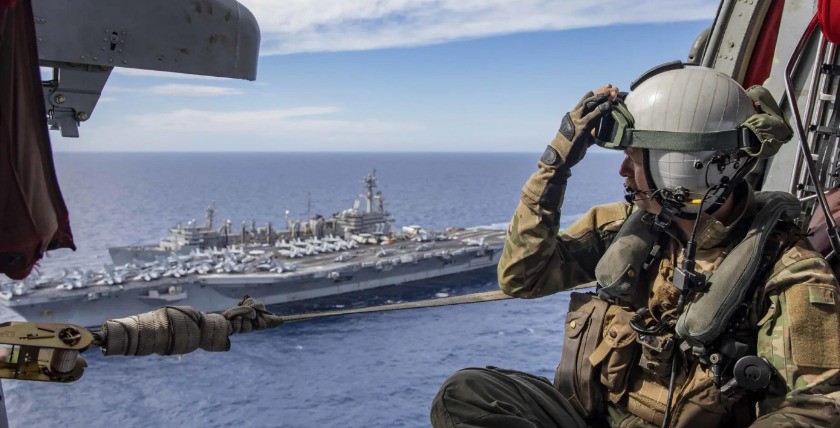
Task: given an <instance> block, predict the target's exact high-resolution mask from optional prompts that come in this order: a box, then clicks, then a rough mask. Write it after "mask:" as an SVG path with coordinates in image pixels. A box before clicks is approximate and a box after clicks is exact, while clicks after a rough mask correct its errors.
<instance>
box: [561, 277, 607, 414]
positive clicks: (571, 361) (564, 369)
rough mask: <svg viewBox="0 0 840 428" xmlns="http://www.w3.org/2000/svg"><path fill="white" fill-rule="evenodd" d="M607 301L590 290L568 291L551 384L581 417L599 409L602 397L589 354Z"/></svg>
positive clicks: (601, 323) (604, 313) (605, 310)
mask: <svg viewBox="0 0 840 428" xmlns="http://www.w3.org/2000/svg"><path fill="white" fill-rule="evenodd" d="M608 306H609V304H608V303H607V302H605V301H603V300H601V299H599V298H598V297H597V296H596V295H595V294H592V293H572V294H571V301H570V302H569V312H568V313H567V314H566V325H565V330H566V334H565V338H564V339H563V352H562V354H561V357H560V364H559V365H558V366H557V370H556V371H555V376H554V387H555V388H556V389H557V390H558V391H559V392H560V395H562V396H563V397H565V398H566V399H567V400H569V402H570V403H571V404H572V406H574V408H575V410H576V411H577V412H578V413H579V414H580V415H581V416H583V417H584V418H586V417H589V416H591V415H593V414H594V413H596V412H598V411H599V410H601V408H602V405H603V398H602V396H601V392H600V390H599V385H598V379H597V378H596V377H595V376H596V372H595V369H594V368H593V366H592V364H590V362H589V358H588V357H589V355H590V354H592V352H594V351H595V349H596V348H597V347H598V343H599V342H600V340H601V327H602V326H603V323H604V316H605V315H606V313H607V308H608Z"/></svg>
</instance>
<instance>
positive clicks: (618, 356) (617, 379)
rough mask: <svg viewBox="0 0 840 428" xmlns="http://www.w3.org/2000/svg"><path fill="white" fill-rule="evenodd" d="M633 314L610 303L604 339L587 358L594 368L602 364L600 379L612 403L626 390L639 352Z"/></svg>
mask: <svg viewBox="0 0 840 428" xmlns="http://www.w3.org/2000/svg"><path fill="white" fill-rule="evenodd" d="M633 314H634V312H631V311H629V310H627V309H625V308H622V307H621V306H618V305H612V306H610V307H609V309H608V310H607V313H606V316H605V317H604V328H603V331H602V336H601V342H600V343H599V344H598V347H597V348H595V351H594V352H592V353H591V354H589V357H588V358H587V359H588V360H589V364H590V365H591V366H592V367H598V366H599V365H600V368H601V369H600V381H601V384H602V385H604V386H605V387H606V388H607V392H608V397H609V400H610V401H611V402H612V403H618V402H619V400H621V399H622V397H624V394H625V393H626V392H627V378H628V376H629V375H630V369H631V368H632V367H633V366H634V365H635V364H636V357H637V355H638V352H639V344H638V342H637V341H636V338H637V336H638V334H637V333H636V332H635V331H634V330H633V329H632V328H631V327H630V318H631V317H632V316H633Z"/></svg>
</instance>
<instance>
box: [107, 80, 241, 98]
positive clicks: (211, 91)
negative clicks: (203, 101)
mask: <svg viewBox="0 0 840 428" xmlns="http://www.w3.org/2000/svg"><path fill="white" fill-rule="evenodd" d="M103 92H106V93H109V94H112V93H115V94H122V93H140V94H152V95H167V96H172V95H174V96H182V97H217V96H226V95H242V94H243V93H244V92H242V91H241V90H239V89H236V88H228V87H225V86H210V85H187V84H179V83H169V84H165V85H155V86H150V87H148V88H127V87H124V86H114V85H108V86H106V89H105V91H103Z"/></svg>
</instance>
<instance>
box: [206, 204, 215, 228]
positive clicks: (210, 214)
mask: <svg viewBox="0 0 840 428" xmlns="http://www.w3.org/2000/svg"><path fill="white" fill-rule="evenodd" d="M205 213H206V214H205V219H206V225H207V227H208V228H210V229H212V228H213V214H215V213H216V201H213V202H212V203H211V204H210V206H209V207H207V210H206V211H205Z"/></svg>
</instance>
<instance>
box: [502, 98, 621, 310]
mask: <svg viewBox="0 0 840 428" xmlns="http://www.w3.org/2000/svg"><path fill="white" fill-rule="evenodd" d="M617 91H618V88H613V87H612V86H610V85H607V86H604V87H602V88H600V89H598V90H597V91H596V92H594V93H593V92H589V93H587V94H586V95H584V97H583V99H581V100H580V102H579V103H578V105H577V106H576V107H575V108H574V109H572V111H570V112H569V113H566V115H565V116H564V117H563V120H562V122H561V124H560V130H559V131H558V132H557V136H556V137H555V138H554V140H552V142H551V144H550V145H549V146H548V147H547V148H546V150H545V152H544V153H543V155H542V157H541V158H540V161H539V163H538V164H537V171H536V172H535V173H534V174H533V175H531V178H530V179H528V181H527V182H526V183H525V187H524V188H523V189H522V197H521V199H520V202H519V206H518V207H517V208H516V212H514V214H513V219H511V222H510V226H509V227H508V234H507V237H506V239H505V247H504V251H503V253H502V258H501V260H500V261H499V271H498V274H499V284H500V285H501V287H502V290H503V291H504V292H505V293H507V294H509V295H511V296H515V297H539V296H544V295H547V294H551V293H554V292H557V291H560V290H564V289H568V288H571V287H573V286H576V285H579V284H583V283H586V282H589V281H592V279H593V278H594V271H595V264H596V263H597V262H598V259H600V256H601V255H602V254H603V253H604V250H605V249H606V245H607V243H606V241H605V236H606V235H604V234H602V233H601V232H602V229H604V228H605V227H606V225H607V224H609V223H614V222H616V221H619V220H623V219H624V218H625V217H626V215H625V211H626V210H625V209H624V208H623V207H620V206H617V205H616V206H608V207H609V208H604V209H601V210H593V211H590V213H589V214H588V215H587V216H586V217H584V218H583V219H582V220H581V221H579V222H578V223H576V224H575V226H573V227H572V229H573V230H575V232H573V233H571V234H564V235H560V236H558V231H559V224H560V207H561V206H562V205H563V198H564V195H565V193H566V183H567V181H568V178H569V176H570V175H571V168H572V167H573V166H574V165H575V164H577V163H578V162H579V161H580V160H581V159H582V158H583V156H584V154H585V153H586V149H587V148H588V147H589V146H590V145H591V144H592V143H593V142H594V139H593V136H592V132H593V128H594V126H595V124H596V122H597V121H598V119H600V118H601V117H603V116H604V115H606V114H608V113H609V111H610V110H611V109H612V104H611V102H610V99H611V98H612V99H614V98H615V96H616V95H617V93H618V92H617ZM602 223H603V224H602Z"/></svg>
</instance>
